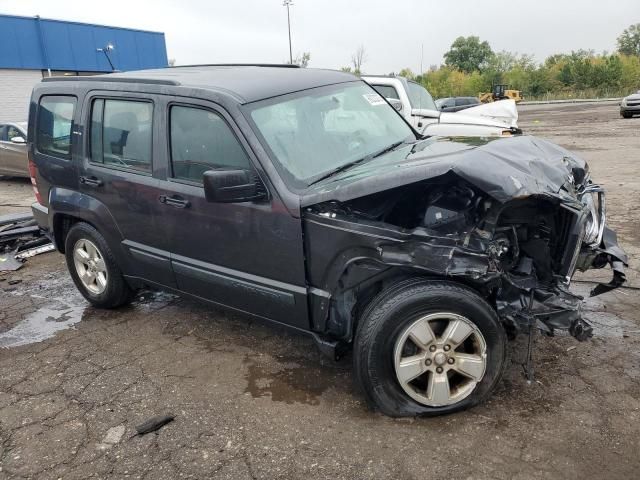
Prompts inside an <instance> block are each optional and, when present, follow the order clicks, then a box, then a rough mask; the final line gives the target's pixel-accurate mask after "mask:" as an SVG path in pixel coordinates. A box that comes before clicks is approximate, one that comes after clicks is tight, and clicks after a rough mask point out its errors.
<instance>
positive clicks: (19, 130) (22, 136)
mask: <svg viewBox="0 0 640 480" xmlns="http://www.w3.org/2000/svg"><path fill="white" fill-rule="evenodd" d="M27 164H28V158H27V122H17V123H5V124H0V175H10V176H13V177H28V176H29V169H28V167H27Z"/></svg>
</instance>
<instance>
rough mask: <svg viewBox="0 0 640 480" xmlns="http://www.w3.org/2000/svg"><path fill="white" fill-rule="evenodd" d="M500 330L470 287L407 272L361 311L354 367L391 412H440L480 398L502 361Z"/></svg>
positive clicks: (372, 397) (372, 398)
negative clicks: (407, 275) (410, 276)
mask: <svg viewBox="0 0 640 480" xmlns="http://www.w3.org/2000/svg"><path fill="white" fill-rule="evenodd" d="M505 355H506V335H505V332H504V329H503V327H502V325H501V324H500V322H499V320H498V317H497V315H496V313H495V312H494V311H493V309H492V308H491V307H490V306H489V304H487V302H486V301H485V300H484V299H483V298H482V297H480V296H479V295H478V294H477V293H475V292H474V291H472V290H471V289H469V288H467V287H465V286H462V285H459V284H456V283H453V282H445V281H433V280H425V279H412V280H408V281H404V282H400V283H398V284H395V285H394V286H392V287H391V288H389V289H386V290H384V291H383V292H382V293H381V294H379V295H378V296H377V297H376V298H375V299H374V300H373V301H372V302H371V303H370V304H369V306H368V307H367V309H366V310H365V311H364V313H363V316H362V318H361V322H360V325H359V328H358V332H357V334H356V340H355V346H354V371H355V378H356V381H357V383H358V384H359V385H360V387H361V388H362V390H363V392H364V394H365V397H366V398H367V401H368V403H369V404H370V405H371V406H372V407H373V408H375V409H378V410H380V411H381V412H382V413H384V414H386V415H390V416H394V417H398V416H415V415H441V414H446V413H451V412H455V411H458V410H463V409H466V408H469V407H471V406H473V405H476V404H478V403H479V402H481V401H483V400H484V399H486V398H487V397H488V396H489V395H490V394H491V391H492V390H493V389H494V387H495V386H496V384H497V383H498V382H499V380H500V378H501V376H502V371H503V368H504V365H505Z"/></svg>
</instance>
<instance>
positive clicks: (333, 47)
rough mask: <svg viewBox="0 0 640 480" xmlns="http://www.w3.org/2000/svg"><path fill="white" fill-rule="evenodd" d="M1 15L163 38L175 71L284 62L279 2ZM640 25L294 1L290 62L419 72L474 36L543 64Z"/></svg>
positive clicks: (613, 12)
mask: <svg viewBox="0 0 640 480" xmlns="http://www.w3.org/2000/svg"><path fill="white" fill-rule="evenodd" d="M0 13H8V14H15V15H26V16H32V15H40V16H41V17H46V18H56V19H63V20H75V21H81V22H89V23H99V24H105V25H114V26H121V27H131V28H140V29H145V30H155V31H162V32H165V34H166V42H167V52H168V55H169V58H175V59H176V63H177V64H178V65H180V64H189V63H229V62H238V63H241V62H262V63H273V62H275V63H281V62H284V61H286V60H287V59H288V56H289V47H288V39H287V16H286V8H285V7H283V6H282V0H242V1H234V0H227V1H225V2H222V1H219V0H181V1H174V0H153V1H142V0H102V1H99V2H98V1H95V0H81V1H76V0H0ZM639 22H640V0H608V1H604V0H537V1H532V0H529V1H519V0H514V1H511V2H508V1H506V0H502V1H487V0H484V1H483V0H395V1H389V0H385V1H381V0H357V1H349V0H341V1H338V0H295V1H294V5H293V6H292V7H291V30H292V41H293V52H294V56H295V55H296V54H299V53H301V52H305V51H308V52H311V63H310V66H312V67H326V68H339V67H341V66H346V65H349V64H350V60H351V55H352V53H353V52H354V51H355V50H356V49H357V47H358V45H364V47H365V49H366V52H367V61H366V62H365V64H364V68H363V70H364V71H365V72H367V73H389V72H398V71H399V70H400V69H402V68H404V67H409V68H411V69H412V70H413V71H417V70H418V69H419V66H420V50H421V45H424V59H423V64H424V68H425V69H427V68H428V67H429V65H433V64H440V63H442V61H443V59H442V55H443V54H444V53H445V52H446V51H447V50H448V48H449V46H450V45H451V43H452V42H453V40H454V39H455V38H456V37H458V36H461V35H462V36H468V35H477V36H479V37H480V38H481V39H482V40H487V41H488V42H489V43H490V44H491V47H492V48H493V49H494V51H499V50H509V51H513V52H519V53H528V54H533V55H534V56H535V58H536V60H538V61H542V60H544V58H545V57H546V56H548V55H550V54H553V53H560V52H570V51H571V50H577V49H580V48H584V49H593V50H595V51H597V52H601V51H603V50H608V51H613V50H615V46H616V38H617V36H618V35H619V34H620V33H621V32H622V30H624V29H625V28H627V27H628V26H629V25H630V24H632V23H639Z"/></svg>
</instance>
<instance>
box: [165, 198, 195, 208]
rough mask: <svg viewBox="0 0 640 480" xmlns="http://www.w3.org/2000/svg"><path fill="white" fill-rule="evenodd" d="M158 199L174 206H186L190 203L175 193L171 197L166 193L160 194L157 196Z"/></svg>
mask: <svg viewBox="0 0 640 480" xmlns="http://www.w3.org/2000/svg"><path fill="white" fill-rule="evenodd" d="M158 201H159V202H160V203H164V204H165V205H170V206H172V207H175V208H187V207H188V206H189V205H191V204H190V203H189V200H185V199H184V198H182V197H178V196H175V195H174V196H171V197H168V196H167V195H160V196H159V197H158Z"/></svg>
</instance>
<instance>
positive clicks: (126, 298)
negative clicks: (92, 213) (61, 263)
mask: <svg viewBox="0 0 640 480" xmlns="http://www.w3.org/2000/svg"><path fill="white" fill-rule="evenodd" d="M94 249H95V251H96V252H97V253H96V254H95V255H94V252H93V251H94ZM76 250H79V251H76ZM83 251H84V252H85V253H82V252H83ZM81 255H82V256H81ZM65 257H66V260H67V268H68V269H69V273H70V274H71V278H72V279H73V283H75V285H76V287H77V288H78V290H79V291H80V293H81V294H82V295H83V296H84V298H86V299H87V301H88V302H89V303H91V304H92V305H93V306H94V307H98V308H117V307H120V306H122V305H125V304H127V303H129V302H130V301H131V299H132V298H133V291H132V290H131V288H129V285H128V284H127V282H126V280H125V279H124V277H123V276H122V272H121V271H120V268H119V267H118V265H117V263H116V261H115V258H114V256H113V253H112V251H111V249H110V248H109V246H108V245H107V241H106V240H105V239H104V237H103V236H102V235H101V234H100V232H98V230H96V229H95V228H94V227H93V226H91V225H89V224H88V223H84V222H79V223H76V224H74V225H73V226H72V227H71V229H70V230H69V233H68V234H67V238H66V239H65ZM96 259H97V260H96ZM89 261H92V262H93V263H91V264H90V265H89V264H88V263H87V262H89ZM80 264H82V265H80ZM101 272H104V274H102V273H101ZM83 274H84V275H83ZM87 274H88V275H87ZM81 276H82V277H83V278H84V279H85V280H83V279H82V278H81ZM92 276H93V281H92V282H91V281H89V279H91V278H92Z"/></svg>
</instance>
